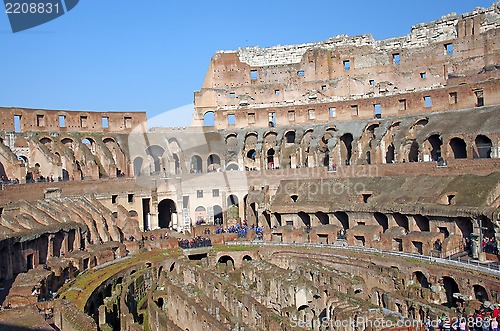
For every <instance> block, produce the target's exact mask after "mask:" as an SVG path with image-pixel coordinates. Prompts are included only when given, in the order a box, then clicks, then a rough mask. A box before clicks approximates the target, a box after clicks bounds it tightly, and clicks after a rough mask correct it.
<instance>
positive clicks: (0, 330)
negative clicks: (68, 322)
mask: <svg viewBox="0 0 500 331" xmlns="http://www.w3.org/2000/svg"><path fill="white" fill-rule="evenodd" d="M0 316H1V315H0ZM32 330H33V329H32V328H28V327H24V326H14V325H8V324H5V323H0V331H32ZM39 330H43V331H45V330H47V331H48V330H58V329H53V328H51V327H50V325H48V324H47V327H46V328H43V329H39Z"/></svg>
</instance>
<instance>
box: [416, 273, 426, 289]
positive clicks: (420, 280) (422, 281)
mask: <svg viewBox="0 0 500 331" xmlns="http://www.w3.org/2000/svg"><path fill="white" fill-rule="evenodd" d="M413 279H414V280H416V281H417V282H418V283H419V284H420V286H421V287H422V288H429V281H428V280H427V277H425V275H424V274H423V273H422V272H421V271H415V272H414V273H413Z"/></svg>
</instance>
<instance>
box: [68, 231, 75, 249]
mask: <svg viewBox="0 0 500 331" xmlns="http://www.w3.org/2000/svg"><path fill="white" fill-rule="evenodd" d="M75 239H76V230H74V229H73V230H69V231H68V252H72V251H73V250H74V249H75V247H74V246H75Z"/></svg>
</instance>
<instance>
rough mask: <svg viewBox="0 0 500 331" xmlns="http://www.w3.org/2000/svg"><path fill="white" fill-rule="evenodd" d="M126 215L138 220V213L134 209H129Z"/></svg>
mask: <svg viewBox="0 0 500 331" xmlns="http://www.w3.org/2000/svg"><path fill="white" fill-rule="evenodd" d="M128 216H129V217H130V218H131V219H133V220H138V218H139V213H138V212H137V211H135V210H129V212H128Z"/></svg>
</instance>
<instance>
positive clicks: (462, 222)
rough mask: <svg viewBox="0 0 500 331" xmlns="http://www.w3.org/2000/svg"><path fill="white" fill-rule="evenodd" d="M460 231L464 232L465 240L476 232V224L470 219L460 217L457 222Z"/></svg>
mask: <svg viewBox="0 0 500 331" xmlns="http://www.w3.org/2000/svg"><path fill="white" fill-rule="evenodd" d="M455 223H456V224H457V227H458V229H459V230H460V231H461V232H462V237H463V238H468V237H469V235H470V234H471V233H472V232H473V231H474V224H473V223H472V220H471V219H470V218H468V217H458V218H457V219H456V220H455Z"/></svg>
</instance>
